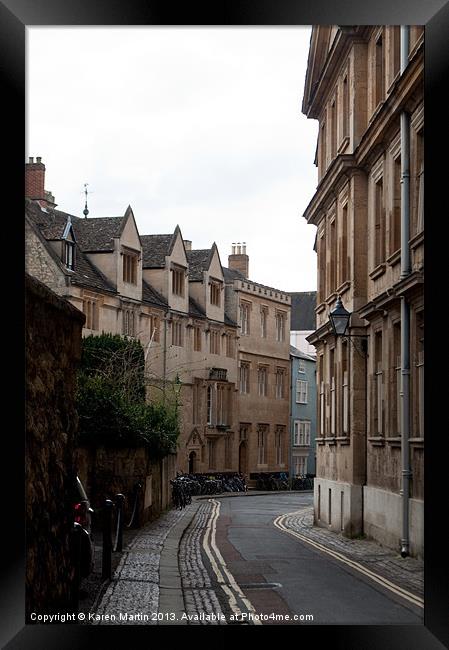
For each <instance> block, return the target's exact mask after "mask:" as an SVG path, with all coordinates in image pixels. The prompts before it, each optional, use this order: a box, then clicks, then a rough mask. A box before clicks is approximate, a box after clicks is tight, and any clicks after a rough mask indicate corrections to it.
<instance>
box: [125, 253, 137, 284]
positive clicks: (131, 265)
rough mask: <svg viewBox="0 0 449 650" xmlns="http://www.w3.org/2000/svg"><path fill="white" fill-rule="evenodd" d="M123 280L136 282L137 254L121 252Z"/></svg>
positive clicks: (129, 282)
mask: <svg viewBox="0 0 449 650" xmlns="http://www.w3.org/2000/svg"><path fill="white" fill-rule="evenodd" d="M123 282H128V284H137V255H133V254H132V253H123Z"/></svg>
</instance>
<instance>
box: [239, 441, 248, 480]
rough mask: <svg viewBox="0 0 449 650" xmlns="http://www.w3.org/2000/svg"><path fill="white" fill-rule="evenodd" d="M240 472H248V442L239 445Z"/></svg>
mask: <svg viewBox="0 0 449 650" xmlns="http://www.w3.org/2000/svg"><path fill="white" fill-rule="evenodd" d="M239 472H240V473H241V474H246V473H247V463H246V442H241V443H240V447H239Z"/></svg>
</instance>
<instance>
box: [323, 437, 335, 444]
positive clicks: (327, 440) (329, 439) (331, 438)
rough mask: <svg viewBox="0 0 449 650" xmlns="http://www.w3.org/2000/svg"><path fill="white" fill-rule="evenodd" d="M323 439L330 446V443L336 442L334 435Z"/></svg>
mask: <svg viewBox="0 0 449 650" xmlns="http://www.w3.org/2000/svg"><path fill="white" fill-rule="evenodd" d="M324 441H325V442H327V444H328V445H329V446H330V445H336V444H337V440H336V438H335V436H330V437H328V438H324Z"/></svg>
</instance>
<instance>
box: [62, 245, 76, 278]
mask: <svg viewBox="0 0 449 650" xmlns="http://www.w3.org/2000/svg"><path fill="white" fill-rule="evenodd" d="M63 256H64V259H63V262H64V266H65V267H66V269H69V270H70V271H74V270H75V242H74V241H71V240H70V239H65V240H64V242H63Z"/></svg>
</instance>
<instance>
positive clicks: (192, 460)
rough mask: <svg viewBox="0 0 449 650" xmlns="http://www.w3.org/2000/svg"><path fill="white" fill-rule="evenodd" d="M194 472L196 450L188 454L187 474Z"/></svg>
mask: <svg viewBox="0 0 449 650" xmlns="http://www.w3.org/2000/svg"><path fill="white" fill-rule="evenodd" d="M195 472H196V451H191V452H190V454H189V474H195Z"/></svg>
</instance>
